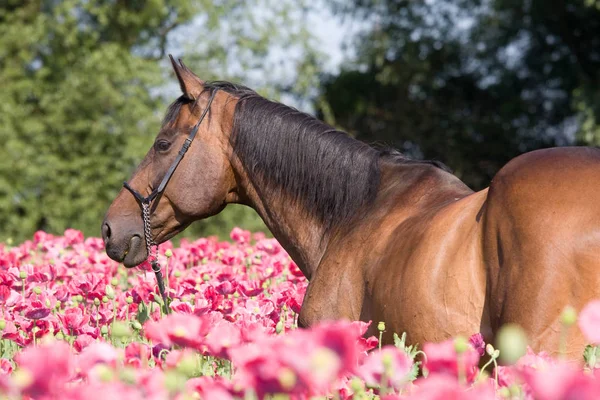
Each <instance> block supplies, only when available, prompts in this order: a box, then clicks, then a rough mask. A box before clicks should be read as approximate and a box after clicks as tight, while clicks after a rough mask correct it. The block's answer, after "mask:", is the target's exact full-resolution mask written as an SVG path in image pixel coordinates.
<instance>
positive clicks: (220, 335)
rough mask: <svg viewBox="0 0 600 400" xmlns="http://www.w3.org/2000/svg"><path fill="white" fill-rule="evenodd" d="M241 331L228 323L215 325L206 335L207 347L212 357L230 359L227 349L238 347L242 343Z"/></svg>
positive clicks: (223, 322)
mask: <svg viewBox="0 0 600 400" xmlns="http://www.w3.org/2000/svg"><path fill="white" fill-rule="evenodd" d="M241 336H242V335H241V334H240V329H239V328H238V327H237V326H236V325H234V324H232V323H231V322H228V321H225V320H223V321H220V322H219V323H217V324H216V325H214V326H213V327H212V328H211V330H210V332H209V333H208V334H207V335H206V340H205V343H206V346H207V348H208V352H209V354H210V355H212V356H215V357H220V358H229V357H228V355H227V353H226V352H227V349H229V348H231V347H234V346H237V345H239V344H240V342H241Z"/></svg>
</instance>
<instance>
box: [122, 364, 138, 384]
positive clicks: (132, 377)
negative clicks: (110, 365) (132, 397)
mask: <svg viewBox="0 0 600 400" xmlns="http://www.w3.org/2000/svg"><path fill="white" fill-rule="evenodd" d="M119 379H120V380H121V382H123V383H126V384H128V385H134V384H135V383H136V381H137V377H136V374H135V370H134V369H133V368H121V369H120V370H119Z"/></svg>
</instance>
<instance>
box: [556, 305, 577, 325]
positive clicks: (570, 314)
mask: <svg viewBox="0 0 600 400" xmlns="http://www.w3.org/2000/svg"><path fill="white" fill-rule="evenodd" d="M560 322H561V323H562V324H563V325H564V326H572V325H574V324H575V323H576V322H577V311H575V308H573V307H571V306H566V307H565V308H564V310H563V312H562V314H560Z"/></svg>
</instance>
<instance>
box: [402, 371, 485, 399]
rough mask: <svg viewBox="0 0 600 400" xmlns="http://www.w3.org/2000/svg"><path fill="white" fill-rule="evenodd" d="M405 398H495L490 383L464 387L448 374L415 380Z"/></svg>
mask: <svg viewBox="0 0 600 400" xmlns="http://www.w3.org/2000/svg"><path fill="white" fill-rule="evenodd" d="M407 399H411V400H412V399H414V400H417V399H418V400H488V399H489V400H496V395H495V391H494V388H493V386H492V385H491V384H488V383H482V384H478V385H475V386H473V387H472V388H468V389H467V388H465V387H463V386H461V385H460V384H459V383H458V381H457V380H456V379H455V378H452V377H451V376H449V375H433V376H430V377H427V378H425V379H419V380H417V381H416V382H415V388H414V390H413V391H412V393H411V395H410V396H408V397H407Z"/></svg>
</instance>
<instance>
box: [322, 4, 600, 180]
mask: <svg viewBox="0 0 600 400" xmlns="http://www.w3.org/2000/svg"><path fill="white" fill-rule="evenodd" d="M334 7H335V9H336V11H337V12H338V13H339V14H342V15H345V16H346V17H347V18H353V19H355V20H361V21H368V23H367V24H365V25H366V27H365V28H364V29H362V30H361V32H360V34H359V35H358V38H357V40H356V41H355V42H354V45H355V47H356V49H357V50H356V56H355V57H354V59H353V60H352V62H349V63H348V64H347V65H346V66H345V67H344V69H343V70H342V71H341V72H340V73H339V74H336V75H330V76H326V77H325V78H324V79H323V85H324V88H323V92H324V93H323V97H324V101H323V104H325V105H326V106H327V107H323V106H322V107H321V108H320V112H321V116H323V117H325V118H326V119H327V120H328V121H329V122H331V123H334V124H337V125H339V126H341V127H344V128H345V129H346V130H348V131H349V132H351V133H352V134H354V135H355V136H356V137H358V138H359V139H362V140H365V141H378V142H383V143H386V144H389V145H392V146H394V147H397V148H399V149H400V150H401V151H404V152H406V153H407V154H409V155H412V156H415V157H424V158H430V159H431V158H433V159H437V160H440V161H443V162H444V163H446V164H447V165H448V166H450V167H451V168H452V169H453V171H454V172H455V173H456V174H457V175H458V176H459V177H460V178H462V179H463V180H464V181H465V182H466V183H467V184H468V185H469V186H471V187H472V188H473V189H481V188H483V187H485V186H487V185H488V184H489V182H490V180H491V178H492V177H493V175H494V174H495V173H496V172H497V171H498V169H499V168H500V167H502V166H503V165H504V164H505V163H506V162H508V161H509V160H510V159H511V158H513V157H515V156H517V155H519V154H521V153H523V152H526V151H530V150H534V149H537V148H542V147H548V146H560V145H567V144H575V143H577V144H588V145H597V144H599V143H600V130H599V128H598V122H599V121H600V120H599V119H598V116H600V113H599V112H600V105H599V104H600V2H599V1H597V0H592V1H590V0H579V1H576V0H556V1H554V0H553V1H546V0H454V1H449V0H430V1H414V0H351V1H335V2H334Z"/></svg>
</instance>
